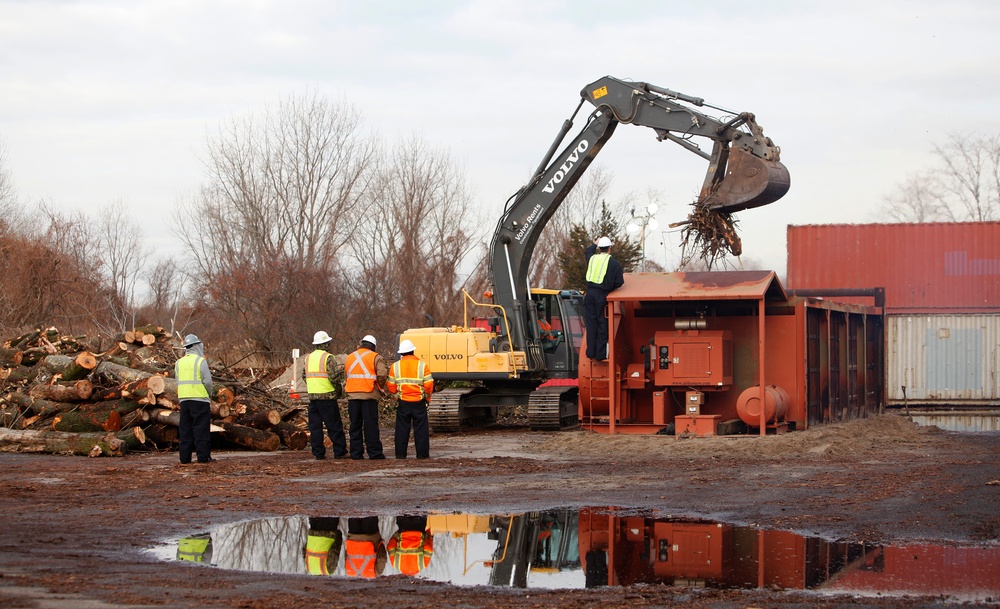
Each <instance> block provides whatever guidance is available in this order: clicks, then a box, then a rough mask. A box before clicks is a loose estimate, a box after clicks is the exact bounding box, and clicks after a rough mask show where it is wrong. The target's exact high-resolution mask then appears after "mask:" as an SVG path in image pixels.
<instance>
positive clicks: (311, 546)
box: [306, 535, 337, 575]
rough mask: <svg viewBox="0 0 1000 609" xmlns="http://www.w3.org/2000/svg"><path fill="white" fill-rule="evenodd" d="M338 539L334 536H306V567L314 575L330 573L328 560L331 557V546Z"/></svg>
mask: <svg viewBox="0 0 1000 609" xmlns="http://www.w3.org/2000/svg"><path fill="white" fill-rule="evenodd" d="M336 541H337V540H336V539H334V538H333V537H322V536H319V535H309V536H308V537H306V569H308V570H309V573H311V574H312V575H329V574H330V571H329V570H328V569H327V561H328V560H329V559H330V548H332V547H333V544H334V542H336Z"/></svg>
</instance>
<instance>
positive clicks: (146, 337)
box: [142, 334, 156, 347]
mask: <svg viewBox="0 0 1000 609" xmlns="http://www.w3.org/2000/svg"><path fill="white" fill-rule="evenodd" d="M142 344H144V345H146V346H147V347H148V346H149V345H153V344H156V335H155V334H143V335H142Z"/></svg>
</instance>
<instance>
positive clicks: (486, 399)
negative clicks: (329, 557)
mask: <svg viewBox="0 0 1000 609" xmlns="http://www.w3.org/2000/svg"><path fill="white" fill-rule="evenodd" d="M580 97H581V99H580V102H579V104H578V105H577V107H576V110H575V111H574V112H573V114H572V115H571V116H570V118H569V119H567V120H566V121H564V123H563V125H562V128H561V129H560V131H559V133H558V135H557V136H556V138H555V140H554V141H553V142H552V145H551V146H550V147H549V149H548V151H547V152H546V153H545V156H544V157H543V158H542V161H541V163H540V164H539V165H538V168H537V169H536V170H535V172H534V174H533V175H532V177H531V179H530V180H529V181H528V183H527V184H525V185H524V186H523V187H522V188H521V189H520V190H518V191H517V192H516V193H515V194H514V195H513V196H511V197H510V199H509V200H508V201H507V204H506V206H505V209H504V212H503V215H502V216H501V217H500V220H499V221H498V222H497V225H496V229H495V231H494V233H493V238H492V241H491V243H490V250H489V258H488V261H487V262H488V264H489V282H490V289H489V290H488V291H487V292H486V294H485V297H486V299H489V300H491V302H484V303H479V302H476V301H475V300H473V299H472V297H471V296H469V295H468V294H466V295H465V298H466V305H468V304H470V303H471V304H472V305H475V306H480V307H483V306H485V307H489V309H490V310H491V311H492V312H493V313H492V316H491V317H489V318H488V322H487V323H486V324H485V326H486V327H475V324H471V325H470V320H469V317H468V314H466V319H465V321H464V324H463V325H462V326H452V327H431V328H417V329H411V330H407V331H406V332H404V333H403V334H402V335H400V340H403V339H408V340H410V341H412V342H413V344H414V345H415V346H416V354H417V355H418V356H419V357H420V358H421V359H423V360H424V361H425V362H427V364H428V365H429V366H430V369H431V371H432V372H433V374H434V378H435V379H436V380H439V381H465V382H464V383H461V384H462V385H467V386H464V387H461V388H449V389H444V390H442V391H438V392H435V393H434V395H433V397H432V399H431V401H430V404H429V406H428V417H429V420H430V424H431V426H432V427H433V428H434V430H435V431H454V430H457V429H459V428H460V427H461V426H462V425H464V424H477V423H478V424H490V423H492V422H495V421H496V416H497V412H498V409H499V408H500V407H502V406H526V407H527V414H528V423H529V425H530V427H531V428H532V429H547V430H557V429H561V428H567V427H571V426H573V425H575V424H576V422H577V417H578V413H577V397H578V389H577V383H576V378H577V368H578V363H579V358H580V357H585V356H583V355H581V354H580V345H581V341H582V339H583V321H582V313H583V306H582V303H583V296H582V295H581V294H580V293H579V292H577V291H572V290H540V289H532V288H531V287H530V286H529V284H528V274H529V270H530V266H531V257H532V253H533V251H534V249H535V244H536V243H537V241H538V238H539V235H540V234H541V232H542V229H543V228H544V227H545V225H546V224H547V223H548V221H549V219H550V218H551V217H552V215H553V214H554V213H555V212H556V210H557V209H558V208H559V205H560V204H561V203H562V201H563V200H564V199H565V198H566V196H567V194H569V192H570V190H571V189H572V188H573V186H574V185H575V184H576V183H577V181H578V180H579V179H580V177H581V176H582V175H583V174H584V172H585V171H586V170H587V168H588V167H589V166H590V164H591V163H592V162H593V160H594V158H595V157H596V156H597V154H598V153H599V152H600V151H601V149H602V148H603V146H604V144H605V142H607V141H608V139H609V138H611V136H612V135H613V134H614V132H615V129H616V128H617V127H618V125H619V124H620V123H621V124H626V125H636V126H639V127H648V128H650V129H652V131H653V133H654V134H655V136H656V139H657V140H658V141H669V142H673V143H675V144H678V145H679V146H681V147H682V148H684V149H685V150H688V151H690V152H693V153H695V154H697V155H699V156H701V157H703V158H704V159H705V160H707V161H708V171H707V173H706V175H705V178H704V180H703V183H702V187H701V191H700V193H699V195H698V197H697V199H696V200H695V201H694V203H693V204H692V205H693V211H692V212H691V214H690V215H689V217H688V221H687V222H688V223H689V224H690V225H691V226H711V227H712V230H713V231H718V232H719V234H721V235H722V238H723V240H724V241H725V244H726V246H728V248H729V249H730V251H732V253H733V254H734V255H739V253H740V248H741V245H740V242H739V238H738V237H737V236H736V231H735V229H734V227H733V223H732V219H731V214H733V213H735V212H739V211H743V210H746V209H751V208H754V207H759V206H761V205H767V204H768V203H773V202H774V201H777V200H778V199H780V198H781V197H782V196H784V194H785V193H786V192H788V189H789V186H790V179H789V175H788V170H787V169H786V168H785V166H784V165H783V164H782V163H781V161H780V155H781V150H780V148H779V147H778V146H776V145H774V143H773V142H772V141H771V139H770V138H769V137H766V136H765V135H764V132H763V129H761V127H760V125H758V124H757V120H756V118H755V117H754V115H753V114H751V113H749V112H740V113H734V112H730V111H727V110H725V109H724V108H721V107H718V106H713V105H712V104H709V103H707V102H705V100H704V99H702V98H700V97H695V96H692V95H686V94H684V93H679V92H677V91H673V90H671V89H666V88H663V87H658V86H655V85H651V84H648V83H644V82H633V81H626V80H620V79H617V78H613V77H611V76H605V77H604V78H601V79H599V80H597V81H595V82H593V83H591V84H589V85H587V86H586V87H585V88H584V89H583V90H582V91H581V93H580ZM585 104H590V105H591V106H593V108H594V109H593V110H592V111H591V112H590V114H589V115H588V116H587V119H586V125H585V126H584V127H583V129H582V130H581V131H580V132H579V133H578V134H577V135H576V136H575V137H573V138H572V139H570V140H569V142H568V143H567V144H566V145H564V146H562V147H561V148H560V146H561V145H562V143H563V141H564V140H565V139H566V136H567V135H568V134H569V132H570V130H571V129H572V128H573V120H574V119H575V118H576V117H577V115H578V114H580V111H581V109H583V107H584V105H585ZM701 108H711V109H714V110H716V111H718V112H720V113H722V114H723V116H724V117H725V118H716V117H713V116H710V115H708V114H706V113H704V112H702V111H701V110H700V109H701ZM702 142H704V143H711V152H707V151H705V150H702V148H701V147H700V146H699V143H702ZM720 228H721V230H720ZM466 310H468V306H467V307H466Z"/></svg>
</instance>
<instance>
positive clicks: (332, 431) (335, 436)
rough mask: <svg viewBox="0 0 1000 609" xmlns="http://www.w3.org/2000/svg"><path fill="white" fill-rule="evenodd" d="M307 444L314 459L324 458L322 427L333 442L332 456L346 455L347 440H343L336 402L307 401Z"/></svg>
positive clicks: (342, 422) (341, 424)
mask: <svg viewBox="0 0 1000 609" xmlns="http://www.w3.org/2000/svg"><path fill="white" fill-rule="evenodd" d="M308 414H309V444H310V446H311V447H312V454H313V456H314V457H325V456H326V447H325V446H323V426H324V425H325V426H326V433H327V434H328V435H329V436H330V441H331V442H333V456H334V457H338V458H339V457H343V456H345V455H346V454H347V439H346V438H344V421H343V420H342V419H341V418H340V406H338V405H337V400H309V410H308Z"/></svg>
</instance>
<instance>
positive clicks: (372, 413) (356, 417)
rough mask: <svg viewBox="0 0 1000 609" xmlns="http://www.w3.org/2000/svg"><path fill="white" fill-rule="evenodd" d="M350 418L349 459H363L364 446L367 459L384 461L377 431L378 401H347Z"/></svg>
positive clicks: (380, 440) (380, 439)
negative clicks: (366, 451)
mask: <svg viewBox="0 0 1000 609" xmlns="http://www.w3.org/2000/svg"><path fill="white" fill-rule="evenodd" d="M347 414H348V415H350V417H351V458H352V459H364V458H365V445H367V446H368V458H369V459H384V458H385V455H384V454H383V453H382V438H381V436H380V435H379V430H378V400H374V399H369V400H347Z"/></svg>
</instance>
